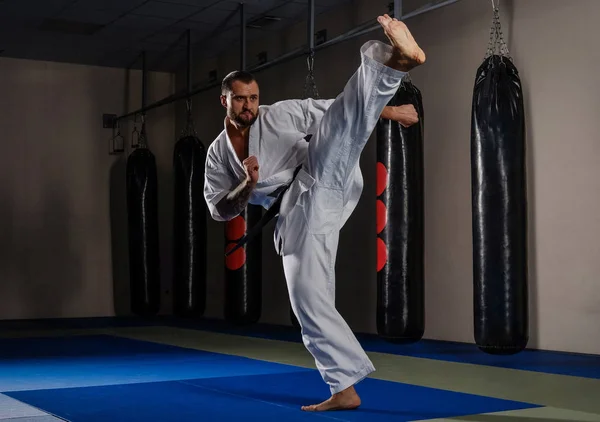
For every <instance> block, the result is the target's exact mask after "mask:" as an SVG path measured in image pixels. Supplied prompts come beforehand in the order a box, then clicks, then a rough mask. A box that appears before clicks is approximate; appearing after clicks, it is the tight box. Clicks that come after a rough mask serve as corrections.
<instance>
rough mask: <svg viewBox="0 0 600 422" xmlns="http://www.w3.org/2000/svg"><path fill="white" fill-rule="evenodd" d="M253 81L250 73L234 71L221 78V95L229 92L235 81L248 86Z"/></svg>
mask: <svg viewBox="0 0 600 422" xmlns="http://www.w3.org/2000/svg"><path fill="white" fill-rule="evenodd" d="M255 80H256V79H255V78H254V75H253V74H252V73H250V72H247V71H245V70H234V71H233V72H230V73H229V74H228V75H227V76H225V77H224V78H223V82H221V94H222V95H225V94H227V93H228V92H230V91H231V89H232V85H233V83H234V82H235V81H242V82H244V83H246V84H249V83H250V82H252V81H255Z"/></svg>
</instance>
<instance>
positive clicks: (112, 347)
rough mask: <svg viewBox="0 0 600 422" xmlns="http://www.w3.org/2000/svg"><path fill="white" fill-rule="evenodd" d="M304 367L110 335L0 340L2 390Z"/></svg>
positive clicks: (64, 386) (231, 374) (147, 380)
mask: <svg viewBox="0 0 600 422" xmlns="http://www.w3.org/2000/svg"><path fill="white" fill-rule="evenodd" d="M302 370H306V371H309V369H303V368H298V367H295V366H292V365H284V364H278V363H270V362H263V361H259V360H255V359H249V358H244V357H240V356H233V355H225V354H219V353H211V352H205V351H202V350H195V349H186V348H181V347H175V346H169V345H162V344H158V343H151V342H145V341H139V340H133V339H126V338H120V337H113V336H106V335H98V336H73V337H60V338H55V337H48V338H34V339H12V340H10V341H8V340H1V341H0V392H8V391H21V390H41V389H53V388H69V387H86V386H100V385H116V384H126V383H141V382H154V381H171V380H182V379H196V378H204V377H223V376H233V375H252V374H267V373H281V372H290V371H291V372H295V371H302Z"/></svg>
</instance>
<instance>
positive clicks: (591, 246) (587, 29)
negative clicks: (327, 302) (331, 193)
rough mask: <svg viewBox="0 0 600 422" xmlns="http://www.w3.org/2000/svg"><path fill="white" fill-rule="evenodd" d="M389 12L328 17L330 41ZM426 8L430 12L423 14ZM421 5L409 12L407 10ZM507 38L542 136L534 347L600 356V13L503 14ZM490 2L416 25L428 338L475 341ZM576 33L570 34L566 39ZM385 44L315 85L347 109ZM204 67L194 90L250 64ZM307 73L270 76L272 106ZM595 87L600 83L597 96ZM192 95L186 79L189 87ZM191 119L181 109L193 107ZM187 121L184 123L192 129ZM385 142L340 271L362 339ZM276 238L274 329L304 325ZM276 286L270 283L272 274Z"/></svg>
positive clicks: (534, 187)
mask: <svg viewBox="0 0 600 422" xmlns="http://www.w3.org/2000/svg"><path fill="white" fill-rule="evenodd" d="M387 3H388V2H387V1H368V0H357V1H355V2H354V3H349V4H348V5H347V6H346V7H344V8H342V9H339V10H336V11H334V12H332V13H329V14H326V15H319V16H317V17H316V25H315V30H316V31H319V30H320V29H323V28H327V33H328V38H333V37H334V36H336V35H338V34H341V33H343V32H345V31H347V30H349V29H351V28H353V27H355V26H356V25H358V24H361V23H363V22H365V20H366V19H374V18H375V17H376V16H377V15H378V14H380V13H382V11H385V10H386V7H387ZM421 3H422V2H421ZM417 5H419V4H418V2H417V1H416V0H415V1H412V2H409V1H406V2H405V7H406V9H407V10H408V11H410V9H411V7H415V6H417ZM500 13H501V19H502V25H503V27H502V29H503V33H504V36H505V39H506V41H507V43H508V47H509V49H510V53H511V55H512V57H513V58H514V61H515V64H516V66H517V68H518V69H519V71H520V75H521V79H522V82H523V89H524V95H525V106H526V113H527V135H528V190H529V267H530V278H529V285H530V289H529V291H530V335H531V337H530V342H529V347H533V348H542V349H551V350H562V351H571V352H582V353H600V335H598V334H600V328H599V326H598V320H599V318H600V283H598V275H599V274H600V259H598V252H597V251H598V248H597V247H596V239H597V238H598V237H600V225H599V224H595V223H598V217H597V216H598V215H600V212H599V211H600V209H599V208H600V189H598V187H599V186H598V183H599V182H598V180H600V178H599V177H598V168H600V154H599V153H598V147H597V145H596V142H595V141H596V139H597V133H598V132H599V129H600V127H599V125H600V120H599V119H598V117H597V116H596V114H597V110H598V98H600V92H599V91H600V88H597V84H595V83H594V82H593V81H595V80H596V77H595V76H596V73H597V72H596V69H597V68H598V67H599V66H600V56H598V54H596V53H595V52H596V50H597V49H596V48H595V40H596V39H597V38H598V37H600V29H598V28H595V27H594V23H595V20H594V17H595V16H598V14H600V2H597V1H596V0H579V1H577V2H566V1H564V0H528V1H510V0H501V1H500ZM491 21H492V9H491V3H490V1H482V0H461V1H460V2H458V3H456V4H454V5H451V6H449V7H445V8H442V9H439V10H437V11H434V12H430V13H427V14H425V15H422V16H419V17H416V18H413V19H410V20H409V21H407V24H408V25H409V26H410V29H411V31H412V32H413V33H414V35H415V38H416V39H417V40H418V42H419V43H420V44H421V45H422V46H423V48H424V50H425V51H426V53H427V55H428V62H427V64H426V65H425V66H423V67H422V68H420V69H418V70H416V71H415V72H413V73H412V74H411V76H412V79H413V81H414V82H415V84H416V85H417V86H418V87H419V88H420V89H421V90H422V94H423V101H424V105H425V242H426V246H425V265H426V270H425V276H426V280H425V285H426V331H425V337H426V338H433V339H443V340H452V341H463V342H472V341H473V328H472V327H473V316H472V313H473V296H472V283H473V282H472V262H473V260H472V239H471V232H472V230H471V184H470V183H471V179H470V177H471V176H470V174H471V173H470V172H471V165H470V128H471V126H470V125H471V99H472V92H473V84H474V77H475V72H476V69H477V67H478V66H479V65H480V64H481V61H482V60H483V57H484V55H485V52H486V48H487V46H488V40H489V32H490V25H491ZM561 26H562V29H559V28H560V27H561ZM305 37H306V22H305V21H302V22H300V23H298V25H296V26H295V27H294V28H293V29H292V30H290V31H286V32H284V33H282V35H281V36H280V37H268V38H265V39H263V40H260V41H259V42H251V43H249V45H248V46H247V51H248V64H249V65H252V64H254V63H256V62H255V57H256V54H258V52H261V51H266V52H267V53H268V58H269V59H271V58H273V57H276V56H278V55H279V54H282V53H284V52H287V51H290V50H292V49H294V48H296V47H298V46H300V45H301V44H302V43H304V42H305ZM372 38H377V39H381V40H383V39H384V38H382V35H381V33H379V32H377V31H375V32H372V33H370V34H368V35H366V36H363V37H361V38H360V39H356V40H351V41H346V42H344V43H341V44H338V45H336V46H334V47H331V48H328V49H326V50H323V51H321V52H318V53H317V55H316V58H315V76H316V82H317V87H318V89H319V92H320V94H321V96H322V97H333V96H335V95H337V94H338V93H339V92H340V91H341V89H342V88H343V86H344V83H345V82H346V80H347V79H348V77H349V76H350V75H351V74H352V73H353V72H354V70H355V69H356V66H357V65H358V63H359V47H360V45H361V44H362V43H363V42H365V41H366V40H368V39H372ZM232 45H233V47H232V52H231V54H230V55H228V56H227V55H224V56H222V57H218V58H215V59H214V60H211V61H205V62H197V63H196V65H195V72H196V74H195V77H194V80H205V79H206V77H207V76H208V72H209V71H210V70H212V69H217V70H218V78H219V79H221V78H222V77H223V76H224V75H225V74H226V73H227V72H229V71H231V70H233V69H236V68H238V66H239V52H238V50H237V44H236V43H235V41H233V42H232ZM306 72H307V68H306V60H305V59H304V58H300V59H297V60H295V61H293V62H288V63H284V64H280V65H277V66H275V67H273V68H270V69H268V70H265V71H262V72H259V73H257V75H256V76H257V77H258V79H259V82H260V87H261V102H262V103H264V104H269V103H272V102H275V101H278V100H282V99H286V98H299V97H301V96H302V91H303V86H304V78H305V76H306ZM587 81H592V83H589V82H587ZM177 84H178V86H179V87H180V88H181V87H183V86H184V84H185V74H184V73H182V74H180V75H178V77H177ZM218 96H219V90H218V89H214V90H211V91H208V92H205V93H203V94H200V95H198V96H197V97H195V98H194V111H195V113H194V115H195V119H196V123H197V130H198V133H199V136H200V138H201V139H202V141H203V142H204V143H205V145H207V146H208V144H210V142H212V140H213V139H214V138H215V137H216V136H217V135H218V133H219V132H220V131H221V130H222V129H223V118H224V115H225V110H224V109H223V108H222V107H221V106H220V104H219V98H218ZM179 107H181V105H179ZM182 110H183V109H181V108H180V109H179V112H178V113H177V114H176V119H177V127H178V128H180V127H182V124H183V116H184V113H183V111H182ZM374 164H375V138H374V137H373V138H372V140H371V142H370V143H369V144H368V146H367V148H366V150H365V152H364V154H363V157H362V161H361V167H362V170H363V174H364V178H365V189H364V192H363V197H362V199H361V202H360V203H359V205H358V207H357V209H356V211H355V213H354V215H353V216H352V217H351V218H350V220H349V221H348V223H347V225H346V227H345V228H344V229H343V231H342V234H341V239H340V249H339V253H338V261H337V271H338V272H337V289H336V290H337V292H336V293H337V305H338V308H339V310H340V312H341V313H342V314H343V315H344V317H345V318H346V319H347V320H348V322H349V323H350V325H351V326H352V328H353V329H354V330H356V331H362V332H375V303H376V273H375V258H376V256H375V201H374V198H375V165H374ZM272 227H273V225H272V224H271V225H269V226H268V229H267V230H265V231H264V235H263V268H264V278H263V316H262V318H261V321H262V322H267V323H278V324H290V320H289V316H288V299H287V291H286V287H285V280H284V277H283V271H282V268H281V262H280V260H279V259H278V257H277V256H276V255H275V253H274V251H273V244H272ZM223 233H224V232H223V225H222V224H221V223H216V222H213V221H210V222H209V248H210V249H209V260H208V262H209V263H210V266H209V268H208V275H209V280H208V281H209V290H208V304H207V315H208V316H214V317H221V316H222V308H223V273H224V272H223V265H224V264H223V262H224V261H223V259H224V258H223V248H224V243H223V236H224V234H223ZM267 272H268V274H267Z"/></svg>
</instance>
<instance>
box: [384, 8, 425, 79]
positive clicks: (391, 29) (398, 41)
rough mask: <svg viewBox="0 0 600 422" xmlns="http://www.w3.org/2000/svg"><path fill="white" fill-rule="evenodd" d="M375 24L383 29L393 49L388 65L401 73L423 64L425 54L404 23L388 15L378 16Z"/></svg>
mask: <svg viewBox="0 0 600 422" xmlns="http://www.w3.org/2000/svg"><path fill="white" fill-rule="evenodd" d="M377 22H379V24H380V25H381V26H382V27H383V31H384V33H385V35H386V36H387V37H388V39H389V40H390V43H391V44H392V46H393V47H394V52H393V53H392V58H391V59H390V61H389V63H388V65H389V66H390V67H392V68H394V69H397V70H400V71H402V72H408V71H409V70H411V69H413V68H414V67H417V66H419V65H422V64H423V63H425V53H424V52H423V50H421V47H419V45H418V44H417V42H416V41H415V39H414V38H413V36H412V34H411V33H410V31H409V30H408V28H407V26H406V25H405V24H404V22H401V21H399V20H398V19H396V18H394V19H392V18H390V17H389V15H387V14H386V15H383V16H379V17H378V18H377Z"/></svg>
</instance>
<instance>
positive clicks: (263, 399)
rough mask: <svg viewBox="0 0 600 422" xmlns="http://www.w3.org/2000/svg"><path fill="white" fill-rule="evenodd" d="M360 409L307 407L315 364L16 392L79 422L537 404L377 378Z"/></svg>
mask: <svg viewBox="0 0 600 422" xmlns="http://www.w3.org/2000/svg"><path fill="white" fill-rule="evenodd" d="M357 389H358V391H359V393H360V394H361V396H362V400H363V405H362V407H361V408H359V409H358V410H355V411H340V412H329V413H318V414H316V413H307V412H302V411H301V410H300V406H301V405H303V404H310V403H316V402H319V401H321V400H322V399H323V398H325V397H327V396H328V394H329V392H328V390H327V388H326V387H325V386H324V384H323V382H322V380H321V378H320V376H319V374H318V373H317V372H316V371H308V372H307V371H302V372H291V373H287V374H267V375H253V376H238V377H222V378H213V379H198V380H187V381H171V382H157V383H143V384H128V385H118V386H102V387H84V388H65V389H56V390H41V391H21V392H12V393H9V394H8V395H10V396H11V397H13V398H15V399H18V400H21V401H23V402H25V403H28V404H30V405H32V406H36V407H39V408H41V409H44V410H45V411H46V412H49V413H51V414H54V415H57V416H59V417H62V418H65V419H68V420H70V421H73V422H106V421H129V422H136V421H144V422H151V421H170V420H173V421H175V420H176V421H178V422H186V421H193V422H198V421H200V420H201V421H242V420H243V421H265V420H277V421H283V420H286V419H287V420H291V421H315V420H320V421H323V420H324V419H323V418H325V420H327V419H333V420H337V421H369V422H383V421H397V422H400V421H409V420H419V419H434V418H443V417H453V416H460V415H467V414H479V413H489V412H498V411H507V410H515V409H526V408H533V407H538V406H535V405H531V404H527V403H519V402H514V401H507V400H498V399H493V398H489V397H482V396H476V395H470V394H461V393H454V392H450V391H444V390H437V389H433V388H425V387H418V386H413V385H407V384H399V383H393V382H388V381H380V380H375V379H366V380H364V381H363V382H362V383H360V384H359V385H358V387H357Z"/></svg>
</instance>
